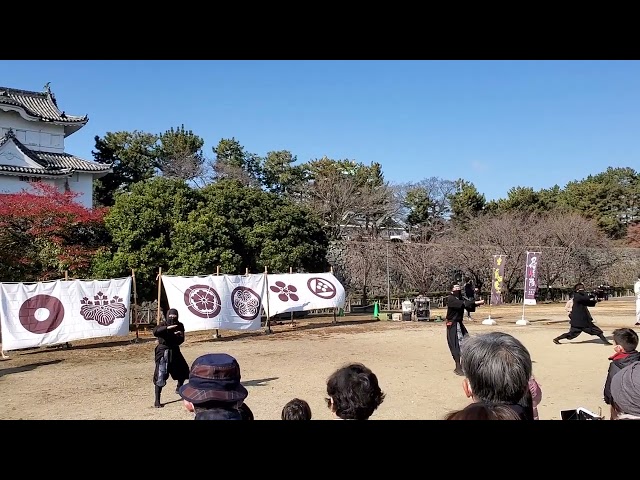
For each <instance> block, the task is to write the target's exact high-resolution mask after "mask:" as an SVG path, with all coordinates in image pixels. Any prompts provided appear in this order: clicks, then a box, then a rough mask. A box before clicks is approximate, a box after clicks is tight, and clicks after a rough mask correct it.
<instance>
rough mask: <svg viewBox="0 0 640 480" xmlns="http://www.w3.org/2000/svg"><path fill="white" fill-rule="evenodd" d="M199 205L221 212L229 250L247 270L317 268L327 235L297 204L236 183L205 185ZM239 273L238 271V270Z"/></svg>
mask: <svg viewBox="0 0 640 480" xmlns="http://www.w3.org/2000/svg"><path fill="white" fill-rule="evenodd" d="M201 193H202V196H203V198H204V205H203V207H204V208H206V209H207V211H209V212H212V213H214V214H217V215H219V216H223V217H224V218H225V221H226V225H227V228H228V231H229V238H230V241H231V245H232V250H233V252H235V254H237V255H239V256H240V257H241V258H242V262H243V263H242V266H243V267H244V268H249V270H251V271H254V272H255V271H262V270H263V269H264V267H265V266H267V267H268V269H269V271H280V272H287V271H288V269H289V267H291V268H294V269H297V270H306V271H319V270H320V271H323V270H324V269H325V268H326V250H327V248H328V239H327V236H326V234H325V233H324V231H323V229H322V226H321V225H320V224H319V222H318V221H317V220H316V219H315V218H314V217H313V216H312V215H311V213H310V212H309V211H308V210H307V209H306V208H305V207H302V206H299V205H296V204H294V203H292V202H291V201H290V200H288V199H286V198H283V197H280V196H278V195H277V194H274V193H270V192H265V191H263V190H261V189H260V188H257V187H247V186H244V185H242V183H241V182H240V181H237V180H235V181H234V180H228V181H224V182H217V183H215V184H212V185H208V186H207V187H205V188H204V189H202V191H201ZM239 270H240V271H241V270H242V268H241V269H239Z"/></svg>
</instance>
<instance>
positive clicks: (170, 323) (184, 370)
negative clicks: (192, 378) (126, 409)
mask: <svg viewBox="0 0 640 480" xmlns="http://www.w3.org/2000/svg"><path fill="white" fill-rule="evenodd" d="M153 335H154V336H155V337H157V339H158V344H157V345H156V349H155V362H156V368H155V370H154V372H153V384H154V385H155V394H156V401H155V403H154V407H156V408H162V407H164V405H162V403H160V395H161V393H162V388H163V387H164V386H165V385H166V384H167V380H168V379H169V375H171V378H173V379H174V380H176V381H177V382H178V385H177V386H176V393H179V392H178V391H179V389H180V387H181V386H182V385H183V384H184V382H185V380H187V379H188V378H189V365H188V364H187V361H186V360H185V359H184V356H183V355H182V352H181V351H180V345H182V344H183V343H184V324H183V323H182V322H180V321H178V310H176V309H175V308H170V309H169V311H168V312H167V321H166V322H160V323H159V324H158V325H157V326H156V328H154V329H153Z"/></svg>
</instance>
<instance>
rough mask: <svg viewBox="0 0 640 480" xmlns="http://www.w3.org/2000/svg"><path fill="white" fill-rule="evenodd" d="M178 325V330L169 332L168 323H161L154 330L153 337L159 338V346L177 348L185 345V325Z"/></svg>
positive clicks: (180, 323) (174, 329)
mask: <svg viewBox="0 0 640 480" xmlns="http://www.w3.org/2000/svg"><path fill="white" fill-rule="evenodd" d="M176 325H177V327H176V328H172V329H170V330H169V329H168V328H167V326H168V325H167V323H166V322H160V324H159V325H158V326H157V327H156V328H154V329H153V335H154V336H155V337H157V338H158V345H162V346H164V347H168V348H175V347H179V346H180V345H182V344H183V343H184V324H183V323H182V322H177V323H176Z"/></svg>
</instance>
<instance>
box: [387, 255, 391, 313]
mask: <svg viewBox="0 0 640 480" xmlns="http://www.w3.org/2000/svg"><path fill="white" fill-rule="evenodd" d="M387 305H388V307H387V308H388V309H389V310H391V280H390V277H389V244H388V243H387Z"/></svg>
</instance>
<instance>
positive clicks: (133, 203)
mask: <svg viewBox="0 0 640 480" xmlns="http://www.w3.org/2000/svg"><path fill="white" fill-rule="evenodd" d="M197 201H198V195H197V191H195V190H193V189H192V188H190V187H189V186H188V185H187V184H186V183H185V181H184V180H175V179H167V178H162V177H156V178H153V179H150V180H147V181H144V182H139V183H136V184H133V185H132V186H131V190H130V192H127V193H123V194H120V195H118V196H117V197H116V201H115V205H114V206H113V207H112V208H111V209H110V211H109V213H108V214H107V215H106V217H105V225H106V228H107V229H108V231H109V233H110V234H111V237H112V247H111V249H110V251H108V252H104V253H103V254H100V255H98V256H96V258H95V259H94V262H93V274H94V276H96V277H99V278H113V277H120V276H126V275H129V274H130V272H131V269H135V271H136V280H137V282H138V293H139V295H140V298H141V299H143V300H152V299H153V298H155V295H156V293H155V292H156V290H155V288H156V287H155V285H156V282H155V279H156V275H157V273H158V268H159V267H162V270H163V271H164V272H167V273H168V271H169V267H170V266H171V265H172V263H171V261H172V259H173V258H174V257H175V255H176V254H177V251H176V249H175V248H173V245H172V237H173V233H174V231H175V229H176V225H177V224H178V223H179V222H180V221H183V220H186V219H188V217H189V213H191V212H192V211H193V210H194V209H195V207H196V205H197Z"/></svg>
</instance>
